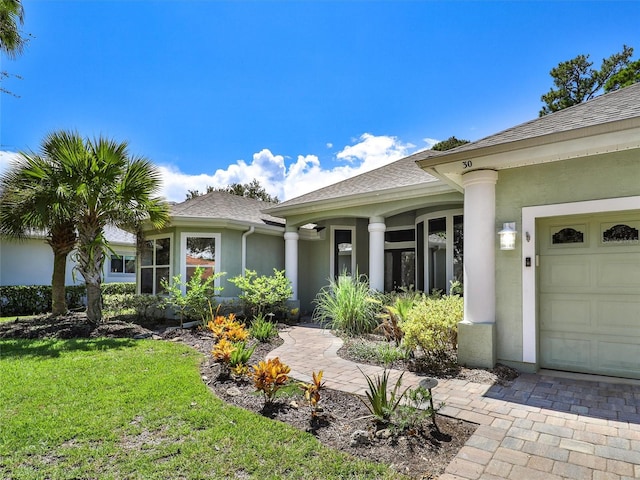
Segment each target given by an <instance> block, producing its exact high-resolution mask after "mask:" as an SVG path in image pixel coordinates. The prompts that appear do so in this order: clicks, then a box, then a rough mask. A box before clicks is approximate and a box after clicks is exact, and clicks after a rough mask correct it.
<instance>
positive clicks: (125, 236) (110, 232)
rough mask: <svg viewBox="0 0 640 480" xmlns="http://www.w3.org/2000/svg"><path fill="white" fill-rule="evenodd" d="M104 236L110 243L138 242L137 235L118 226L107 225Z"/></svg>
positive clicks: (133, 243)
mask: <svg viewBox="0 0 640 480" xmlns="http://www.w3.org/2000/svg"><path fill="white" fill-rule="evenodd" d="M104 236H105V238H106V239H107V241H108V242H110V243H124V244H127V243H129V244H131V245H135V244H136V236H135V235H134V234H133V233H129V232H127V231H125V230H122V229H120V228H118V227H113V226H111V225H107V226H106V227H104Z"/></svg>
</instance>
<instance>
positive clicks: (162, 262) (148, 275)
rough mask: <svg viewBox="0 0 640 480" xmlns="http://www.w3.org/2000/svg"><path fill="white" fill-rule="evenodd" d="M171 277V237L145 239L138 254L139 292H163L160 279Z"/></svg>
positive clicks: (155, 293)
mask: <svg viewBox="0 0 640 480" xmlns="http://www.w3.org/2000/svg"><path fill="white" fill-rule="evenodd" d="M170 278H171V237H159V238H152V239H148V240H145V242H144V245H143V248H142V254H141V256H140V293H150V294H152V295H159V294H162V293H164V289H163V288H162V280H163V279H164V280H166V281H169V279H170Z"/></svg>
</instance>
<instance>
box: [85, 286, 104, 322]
mask: <svg viewBox="0 0 640 480" xmlns="http://www.w3.org/2000/svg"><path fill="white" fill-rule="evenodd" d="M87 320H88V321H89V322H91V323H93V324H95V325H98V324H100V323H102V290H101V288H100V283H87Z"/></svg>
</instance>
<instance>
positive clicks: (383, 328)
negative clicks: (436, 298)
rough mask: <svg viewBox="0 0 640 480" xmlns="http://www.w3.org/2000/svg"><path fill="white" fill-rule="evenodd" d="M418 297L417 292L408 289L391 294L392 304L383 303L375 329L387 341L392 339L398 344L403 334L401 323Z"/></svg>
mask: <svg viewBox="0 0 640 480" xmlns="http://www.w3.org/2000/svg"><path fill="white" fill-rule="evenodd" d="M418 298H420V296H419V294H417V293H416V292H413V291H410V290H405V291H402V292H400V293H395V294H392V295H391V300H392V304H390V305H385V306H384V307H383V311H382V313H380V314H378V318H379V319H380V324H379V325H378V326H377V327H376V329H375V331H376V332H378V333H382V334H383V335H384V336H385V338H386V339H387V340H388V341H390V342H391V341H393V342H395V344H396V346H399V345H400V342H401V341H402V337H403V336H404V332H403V331H402V328H401V325H402V323H403V322H404V321H405V319H406V318H407V314H408V313H409V311H410V310H411V309H412V308H413V306H414V305H415V303H416V301H417V299H418Z"/></svg>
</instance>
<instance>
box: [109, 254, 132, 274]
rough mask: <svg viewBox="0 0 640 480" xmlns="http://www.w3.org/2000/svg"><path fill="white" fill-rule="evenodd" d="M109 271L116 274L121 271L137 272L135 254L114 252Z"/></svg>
mask: <svg viewBox="0 0 640 480" xmlns="http://www.w3.org/2000/svg"><path fill="white" fill-rule="evenodd" d="M109 272H110V273H112V274H114V275H116V274H119V273H136V256H135V255H118V254H113V255H111V257H110V260H109Z"/></svg>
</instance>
